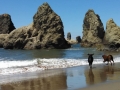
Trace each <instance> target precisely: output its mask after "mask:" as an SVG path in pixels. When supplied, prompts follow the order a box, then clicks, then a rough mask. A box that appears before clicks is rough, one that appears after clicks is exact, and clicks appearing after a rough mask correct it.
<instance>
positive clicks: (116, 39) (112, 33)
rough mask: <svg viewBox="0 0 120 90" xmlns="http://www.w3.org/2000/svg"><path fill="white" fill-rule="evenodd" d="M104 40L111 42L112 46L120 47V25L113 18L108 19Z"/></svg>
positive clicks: (110, 45) (107, 42)
mask: <svg viewBox="0 0 120 90" xmlns="http://www.w3.org/2000/svg"><path fill="white" fill-rule="evenodd" d="M104 42H105V43H106V44H109V47H110V48H119V47H120V27H119V26H117V25H116V23H115V22H114V20H113V19H110V20H108V21H107V24H106V33H105V38H104Z"/></svg>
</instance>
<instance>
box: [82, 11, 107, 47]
mask: <svg viewBox="0 0 120 90" xmlns="http://www.w3.org/2000/svg"><path fill="white" fill-rule="evenodd" d="M104 33H105V32H104V27H103V23H102V21H101V20H100V17H99V15H98V14H95V12H94V11H93V10H88V11H87V13H86V14H85V18H84V21H83V37H82V43H81V46H89V47H91V46H94V45H95V44H96V43H101V42H102V40H103V38H104Z"/></svg>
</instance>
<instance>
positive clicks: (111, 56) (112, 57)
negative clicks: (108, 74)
mask: <svg viewBox="0 0 120 90" xmlns="http://www.w3.org/2000/svg"><path fill="white" fill-rule="evenodd" d="M110 57H111V60H112V61H113V63H114V60H113V56H112V55H110Z"/></svg>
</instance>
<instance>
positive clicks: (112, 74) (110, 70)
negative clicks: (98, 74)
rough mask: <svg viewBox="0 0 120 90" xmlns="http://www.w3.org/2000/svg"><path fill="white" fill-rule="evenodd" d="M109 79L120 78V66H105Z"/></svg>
mask: <svg viewBox="0 0 120 90" xmlns="http://www.w3.org/2000/svg"><path fill="white" fill-rule="evenodd" d="M103 70H104V72H105V74H106V75H107V79H108V80H118V79H120V68H116V67H115V66H111V65H109V66H104V68H103Z"/></svg>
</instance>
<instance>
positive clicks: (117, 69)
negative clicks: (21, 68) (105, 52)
mask: <svg viewBox="0 0 120 90" xmlns="http://www.w3.org/2000/svg"><path fill="white" fill-rule="evenodd" d="M119 80H120V63H116V64H115V65H114V66H111V65H105V64H99V65H93V68H92V69H89V67H88V65H86V66H77V67H71V68H65V69H54V70H45V71H42V72H34V73H24V74H14V75H8V76H5V75H4V76H0V81H1V82H0V90H105V89H106V90H119V89H120V88H119V86H120V81H119ZM100 88H101V89H100ZM113 88H114V89H113ZM118 88H119V89H118Z"/></svg>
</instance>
